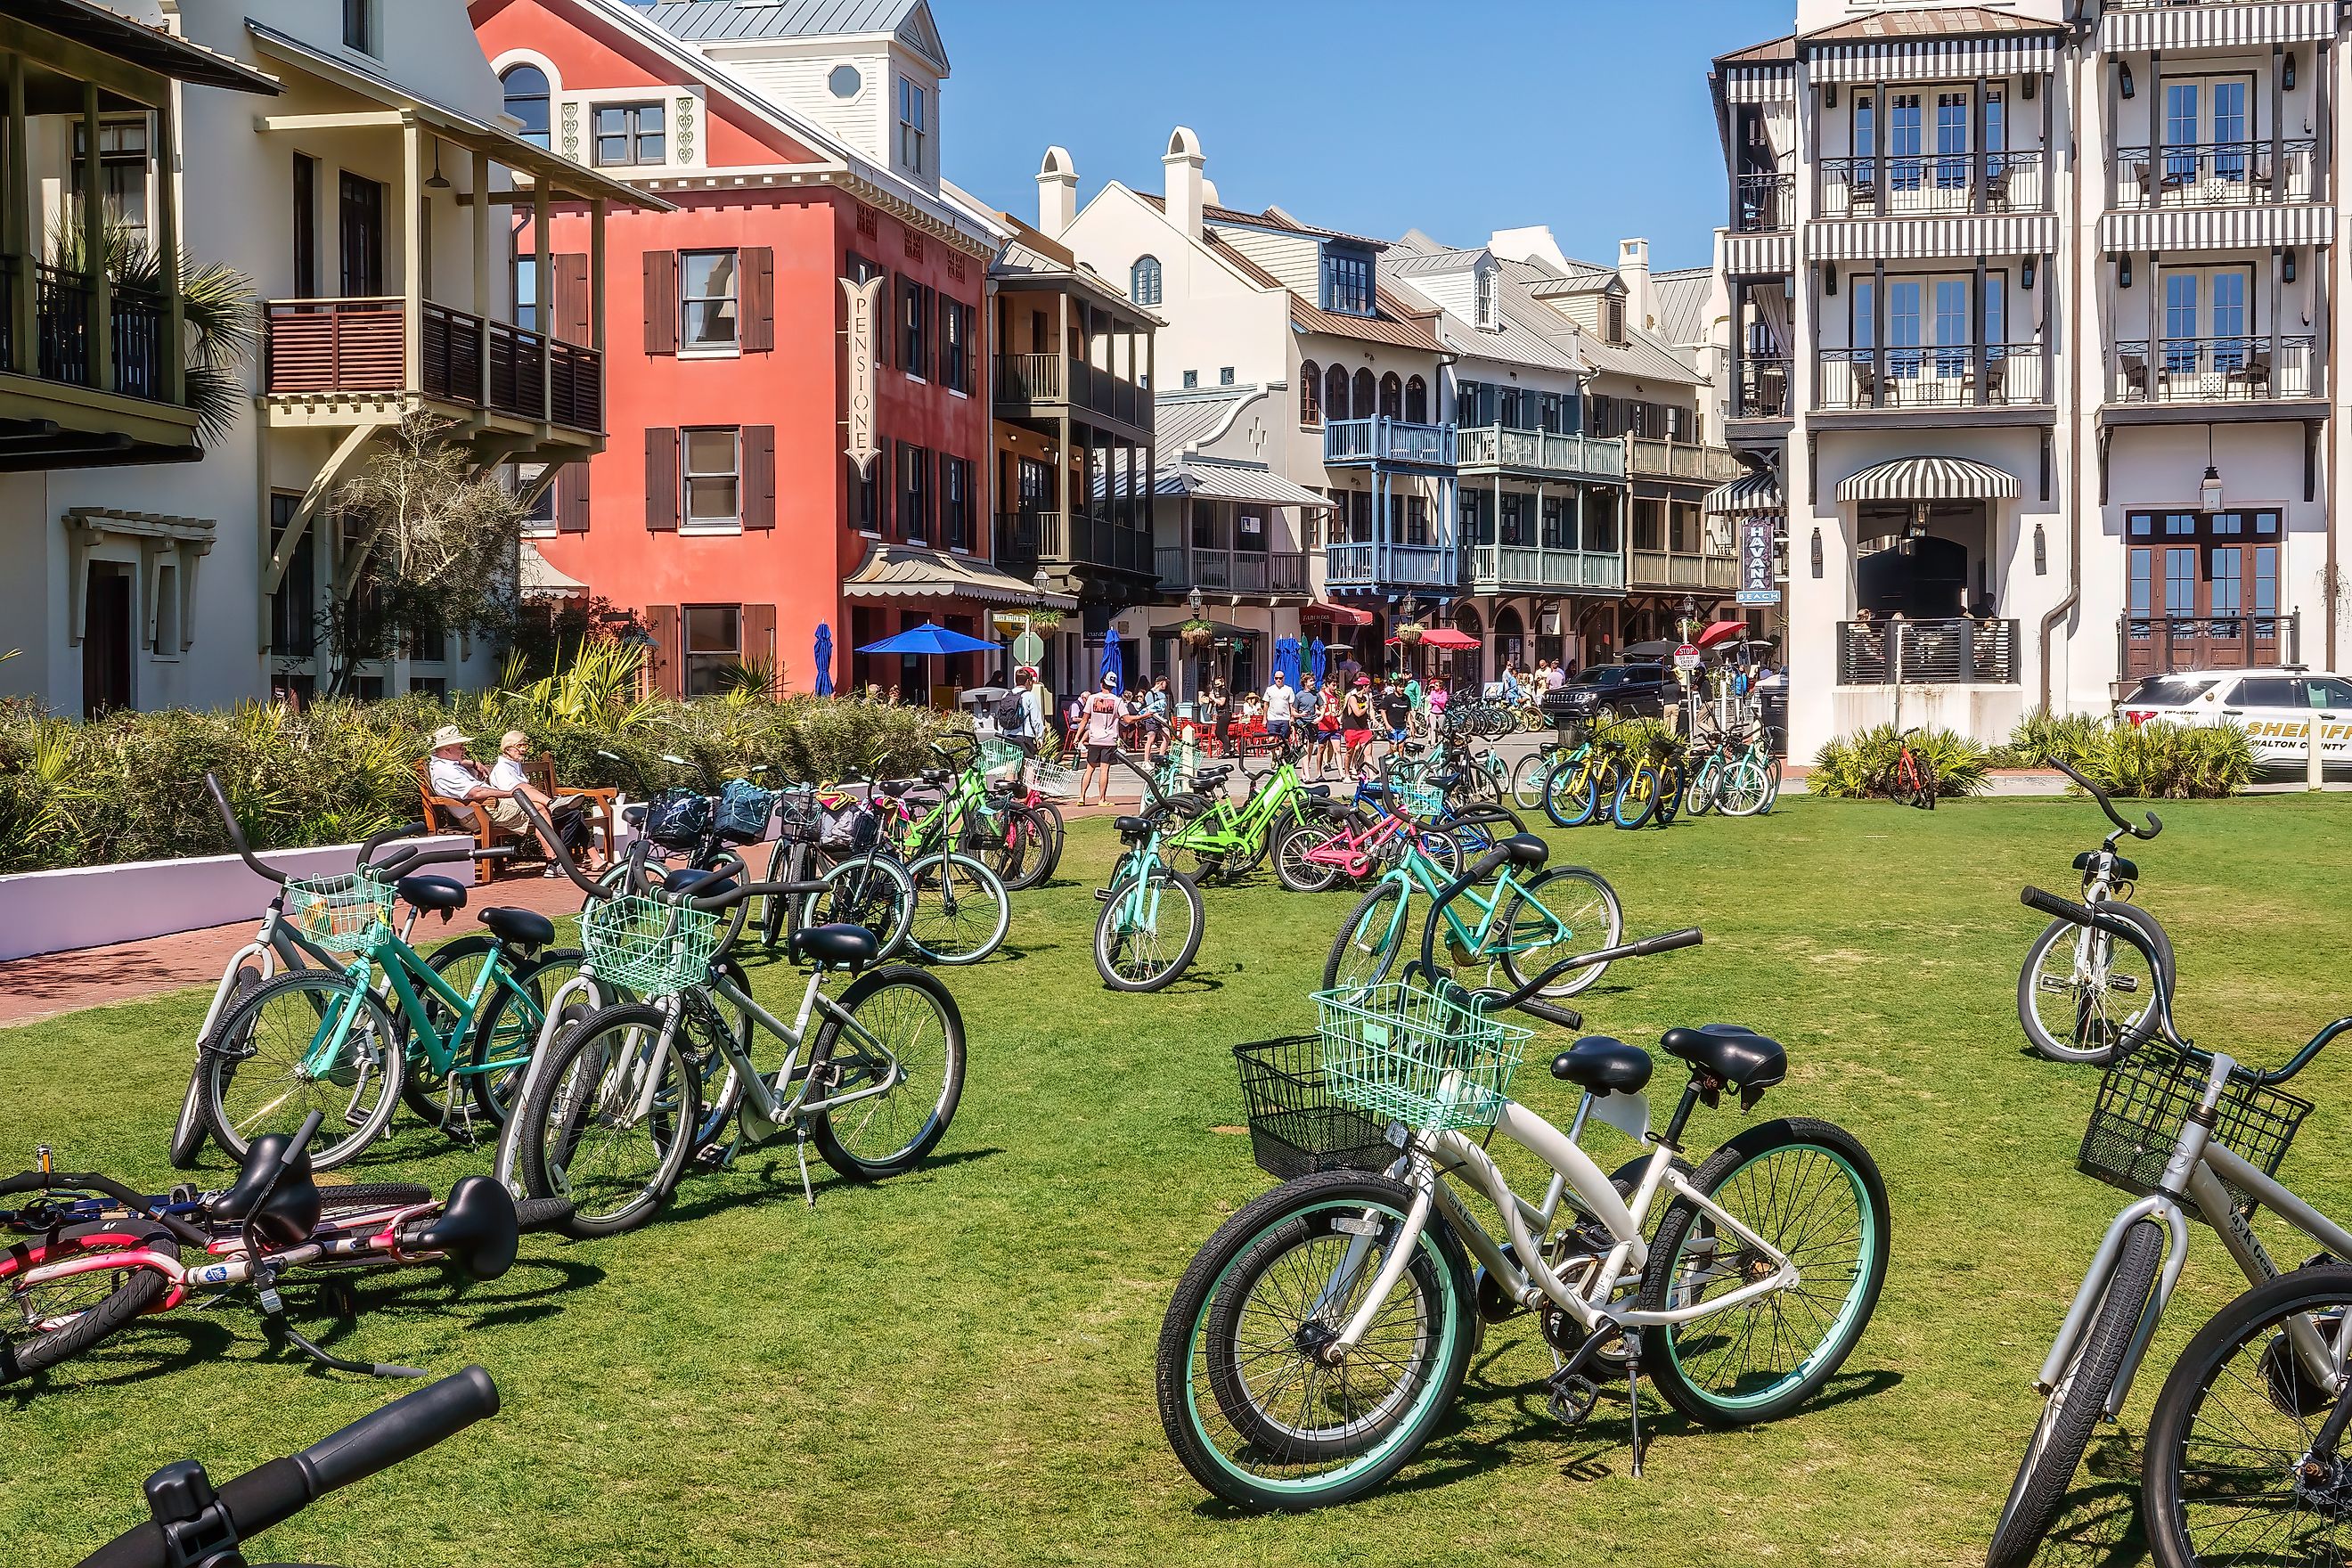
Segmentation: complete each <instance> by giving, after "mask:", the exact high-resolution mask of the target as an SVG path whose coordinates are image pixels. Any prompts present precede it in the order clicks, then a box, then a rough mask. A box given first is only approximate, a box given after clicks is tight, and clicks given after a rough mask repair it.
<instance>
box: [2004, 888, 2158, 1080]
mask: <svg viewBox="0 0 2352 1568" xmlns="http://www.w3.org/2000/svg"><path fill="white" fill-rule="evenodd" d="M2099 909H2100V911H2101V912H2102V913H2105V914H2111V915H2114V916H2115V917H2116V919H2118V920H2125V921H2130V922H2131V923H2132V924H2134V925H2136V926H2137V927H2139V929H2140V930H2141V931H2145V932H2147V937H2148V942H2149V944H2150V945H2151V946H2153V947H2154V948H2155V949H2156V953H2157V957H2158V959H2159V960H2160V961H2161V962H2162V964H2163V976H2164V982H2165V984H2168V985H2169V984H2172V983H2173V979H2174V970H2173V962H2172V940H2171V939H2170V938H2169V937H2168V936H2166V935H2165V934H2164V928H2163V927H2162V926H2160V925H2158V924H2157V922H2156V918H2155V917H2154V916H2153V915H2150V914H2149V913H2148V912H2147V910H2143V909H2141V908H2139V907H2138V906H2137V905H2136V904H2126V903H2124V902H2122V901H2120V900H2113V899H2110V900H2106V901H2105V902H2104V903H2102V904H2100V906H2099ZM2017 1021H2018V1022H2019V1023H2020V1024H2021V1025H2023V1026H2024V1027H2025V1037H2026V1038H2027V1039H2028V1040H2029V1041H2031V1042H2032V1046H2033V1048H2034V1049H2035V1050H2036V1051H2038V1052H2040V1053H2041V1054H2042V1056H2044V1057H2047V1058H2049V1059H2050V1060H2052V1061H2053V1062H2087V1063H2089V1064H2091V1065H2092V1066H2095V1067H2104V1066H2105V1065H2106V1064H2107V1063H2108V1062H2111V1061H2113V1060H2114V1059H2115V1058H2116V1052H2117V1051H2118V1050H2119V1049H2120V1050H2126V1051H2128V1050H2132V1049H2134V1048H2136V1047H2138V1046H2140V1045H2143V1044H2145V1043H2146V1042H2147V1040H2148V1039H2149V1038H2150V1037H2152V1036H2154V1035H2155V1033H2156V976H2155V975H2153V974H2151V973H2149V971H2148V963H2147V957H2146V956H2145V955H2143V954H2142V953H2141V952H2140V951H2139V949H2137V948H2136V947H2134V946H2133V945H2132V944H2131V943H2129V942H2117V941H2116V940H2115V939H2114V938H2113V937H2110V936H2108V935H2107V934H2106V933H2105V932H2104V931H2088V930H2085V929H2084V928H2083V927H2082V926H2078V925H2076V924H2075V923H2074V921H2051V922H2050V924H2049V925H2048V927H2047V928H2045V929H2044V930H2043V931H2042V934H2041V935H2040V936H2038V937H2035V938H2034V939H2033V945H2032V947H2029V948H2027V949H2026V950H2025V963H2024V965H2023V966H2022V967H2021V968H2020V969H2019V971H2018V973H2017Z"/></svg>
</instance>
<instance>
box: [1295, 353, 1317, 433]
mask: <svg viewBox="0 0 2352 1568" xmlns="http://www.w3.org/2000/svg"><path fill="white" fill-rule="evenodd" d="M1298 422H1299V423H1300V424H1301V425H1310V426H1312V425H1320V424H1322V423H1323V372H1322V371H1321V370H1320V369H1319V368H1318V367H1317V365H1316V363H1315V362H1314V361H1313V360H1311V359H1310V360H1307V361H1304V362H1302V363H1300V364H1299V367H1298Z"/></svg>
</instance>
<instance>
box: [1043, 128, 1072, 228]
mask: <svg viewBox="0 0 2352 1568" xmlns="http://www.w3.org/2000/svg"><path fill="white" fill-rule="evenodd" d="M1076 216H1078V171H1077V168H1076V165H1075V164H1073V163H1071V162H1070V150H1069V149H1068V148H1066V147H1048V148H1046V149H1045V162H1044V163H1040V164H1039V165H1038V166H1037V232H1038V233H1040V234H1042V235H1044V236H1045V237H1046V238H1047V239H1059V238H1061V237H1062V235H1063V232H1064V231H1065V230H1066V229H1067V228H1068V227H1069V226H1070V220H1071V219H1073V218H1075V217H1076Z"/></svg>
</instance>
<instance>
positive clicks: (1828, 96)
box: [1822, 82, 1837, 109]
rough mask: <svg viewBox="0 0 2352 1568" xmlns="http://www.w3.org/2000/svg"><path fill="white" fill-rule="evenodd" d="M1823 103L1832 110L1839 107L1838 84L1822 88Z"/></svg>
mask: <svg viewBox="0 0 2352 1568" xmlns="http://www.w3.org/2000/svg"><path fill="white" fill-rule="evenodd" d="M1822 103H1823V104H1825V105H1827V106H1828V107H1829V108H1832V109H1835V108H1836V107H1837V83H1835V82H1830V83H1827V84H1826V85H1824V86H1823V87H1822Z"/></svg>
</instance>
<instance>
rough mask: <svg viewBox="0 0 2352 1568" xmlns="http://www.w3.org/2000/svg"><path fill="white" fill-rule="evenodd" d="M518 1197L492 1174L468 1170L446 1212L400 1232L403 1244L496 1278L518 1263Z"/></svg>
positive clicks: (474, 1273)
mask: <svg viewBox="0 0 2352 1568" xmlns="http://www.w3.org/2000/svg"><path fill="white" fill-rule="evenodd" d="M520 1235H521V1229H520V1226H518V1225H517V1223H516V1221H515V1205H514V1199H513V1197H512V1196H511V1195H509V1193H508V1192H507V1190H506V1188H505V1187H504V1186H502V1185H501V1184H499V1183H498V1182H496V1181H494V1180H492V1179H491V1178H490V1177H488V1176H467V1177H466V1178H465V1179H464V1180H463V1181H461V1182H459V1183H458V1184H457V1185H456V1186H454V1187H451V1188H450V1189H449V1201H448V1202H447V1203H446V1204H443V1205H441V1212H440V1213H439V1214H437V1215H434V1216H433V1217H432V1218H430V1219H428V1220H426V1221H425V1223H424V1224H423V1225H421V1226H417V1227H416V1228H415V1229H413V1230H409V1231H406V1232H404V1234H403V1235H402V1236H401V1238H400V1245H401V1247H402V1249H403V1250H404V1251H408V1252H438V1253H440V1254H441V1255H442V1256H444V1257H446V1258H448V1259H449V1260H450V1261H451V1262H452V1263H455V1264H456V1265H457V1267H458V1268H462V1269H464V1270H465V1271H466V1272H467V1273H468V1274H470V1275H472V1276H473V1277H474V1278H475V1279H497V1278H498V1277H499V1275H501V1274H504V1273H505V1272H506V1271H507V1270H508V1269H509V1268H513V1267H514V1260H515V1243H516V1238H517V1237H520Z"/></svg>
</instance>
